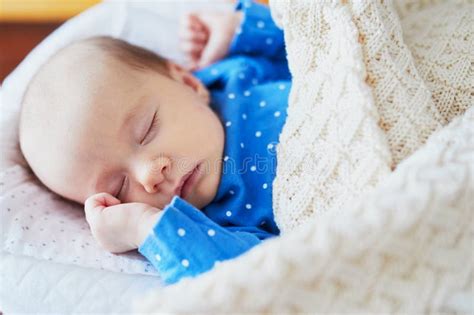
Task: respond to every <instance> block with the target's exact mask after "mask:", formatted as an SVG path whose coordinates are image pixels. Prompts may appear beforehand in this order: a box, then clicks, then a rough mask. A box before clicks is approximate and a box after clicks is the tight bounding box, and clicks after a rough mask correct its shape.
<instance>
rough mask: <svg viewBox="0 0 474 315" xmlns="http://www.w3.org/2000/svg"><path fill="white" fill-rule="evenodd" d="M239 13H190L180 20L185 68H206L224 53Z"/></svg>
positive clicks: (239, 17) (237, 24)
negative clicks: (187, 64)
mask: <svg viewBox="0 0 474 315" xmlns="http://www.w3.org/2000/svg"><path fill="white" fill-rule="evenodd" d="M241 20H242V12H216V13H191V14H188V15H186V16H184V17H183V18H182V19H181V23H180V32H179V33H180V38H181V41H182V42H181V49H182V51H183V53H184V54H185V56H186V58H187V61H188V63H189V69H190V70H195V69H200V68H203V67H206V66H208V65H210V64H212V63H214V62H216V61H218V60H219V59H221V58H223V57H224V56H225V55H227V53H228V51H229V46H230V43H231V41H232V38H233V37H234V33H235V30H236V28H237V27H238V26H239V24H240V22H241Z"/></svg>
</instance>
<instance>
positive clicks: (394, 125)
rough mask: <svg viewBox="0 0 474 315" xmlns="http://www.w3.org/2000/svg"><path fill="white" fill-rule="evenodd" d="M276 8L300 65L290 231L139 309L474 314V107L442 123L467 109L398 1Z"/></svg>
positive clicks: (284, 170) (295, 65) (289, 130)
mask: <svg viewBox="0 0 474 315" xmlns="http://www.w3.org/2000/svg"><path fill="white" fill-rule="evenodd" d="M271 7H272V14H273V15H274V18H275V19H276V20H277V21H278V22H279V23H280V25H282V26H283V28H284V31H285V41H286V43H287V51H288V60H289V64H290V70H291V72H292V74H293V76H294V79H293V87H292V91H291V94H290V106H289V109H288V119H287V124H286V125H285V127H284V130H283V133H282V135H281V138H280V145H279V146H278V159H279V164H278V173H277V178H276V181H275V185H274V199H275V200H274V204H275V206H276V207H277V209H276V216H277V219H278V224H279V225H280V226H281V227H283V228H282V231H283V232H284V233H283V235H282V236H281V237H280V238H276V239H273V240H269V241H266V242H265V243H264V244H262V245H260V246H258V247H256V248H254V249H252V250H251V251H250V252H248V253H246V254H244V255H242V256H241V257H239V258H237V259H234V260H231V261H227V262H224V263H219V264H217V265H216V266H215V268H214V269H213V270H212V271H211V272H208V273H206V274H204V275H202V276H200V277H199V278H197V279H184V280H183V281H181V282H180V283H178V284H177V285H174V286H171V287H167V288H164V289H157V290H156V291H154V292H151V293H150V294H149V295H148V296H147V297H146V298H145V299H142V300H140V301H139V303H137V304H136V305H135V307H136V309H137V310H138V311H139V312H150V311H153V312H164V311H166V312H172V313H190V312H193V313H196V312H197V313H199V312H212V313H220V312H229V313H242V312H254V313H301V312H321V313H341V312H351V313H354V312H364V313H380V312H384V313H466V314H467V313H470V312H473V311H474V306H473V304H472V301H471V300H472V299H471V295H472V290H473V282H474V279H473V268H472V267H473V266H472V261H473V255H472V249H471V246H472V239H473V231H474V223H473V220H472V211H473V208H472V204H474V197H473V196H474V153H473V152H474V128H473V126H474V109H472V108H471V109H469V110H468V111H467V112H465V113H464V114H463V115H462V116H461V117H458V118H456V119H454V121H453V122H452V123H450V124H449V125H448V126H446V127H444V128H441V126H442V125H443V124H445V121H446V120H448V117H453V116H455V115H457V114H453V113H454V112H451V110H448V112H450V114H449V116H446V115H445V114H444V112H443V111H442V110H439V108H438V107H437V106H438V104H440V103H439V102H438V101H437V100H436V98H434V97H432V96H431V94H434V93H435V91H436V90H434V88H435V85H430V84H427V83H425V81H424V80H423V79H424V78H425V77H424V75H425V74H424V73H425V72H423V71H422V70H421V67H420V68H419V69H418V68H417V67H419V66H418V65H417V64H416V63H415V62H414V60H413V58H411V53H410V52H409V51H408V46H407V44H405V42H404V39H403V36H402V33H401V24H400V21H399V20H398V18H396V12H395V9H394V7H393V3H392V2H387V1H385V2H383V3H379V2H377V3H376V2H375V1H370V2H367V3H365V2H362V1H360V2H359V1H353V2H347V1H341V2H337V1H325V2H320V1H305V0H294V1H283V0H278V1H273V2H271ZM469 8H470V7H459V8H458V9H460V10H466V9H468V10H469ZM453 10H454V9H453ZM427 12H429V11H427ZM453 12H454V11H453ZM410 14H415V13H412V12H411V13H410ZM420 14H421V13H420ZM430 14H433V12H431V13H430ZM408 16H409V14H408V13H407V16H406V17H405V18H407V17H408ZM451 16H459V14H458V15H456V14H454V13H453V15H451ZM431 17H433V16H431ZM465 21H468V22H467V23H471V22H469V21H471V20H469V19H465ZM371 23H372V24H373V25H372V24H371ZM433 25H436V24H433ZM449 25H452V24H449ZM377 27H378V28H379V30H378V31H377V30H376V28H377ZM472 27H473V26H472V25H471V26H468V29H472ZM463 29H464V28H463ZM464 30H465V29H464ZM460 38H463V37H460ZM469 40H470V41H471V42H472V38H470V39H469ZM377 57H380V60H377ZM386 76H389V77H391V80H392V81H391V82H390V81H387V80H386V79H385V77H386ZM392 85H393V86H392ZM415 100H416V101H415ZM452 104H454V105H449V106H452V108H457V107H459V105H456V104H458V103H457V102H456V101H453V102H452ZM471 104H472V102H470V103H469V102H468V104H467V107H469V106H470V105H471ZM390 106H392V107H393V106H395V107H396V108H397V109H398V111H395V110H393V108H390ZM410 106H412V107H410ZM463 112H464V110H461V111H459V112H458V113H459V114H462V113H463ZM400 113H403V115H400ZM437 129H440V130H439V131H438V132H436V133H435V134H433V135H432V133H433V132H434V130H437ZM430 135H431V136H430ZM427 138H429V139H428V140H427ZM425 142H427V143H426V144H425V145H423V143H425ZM420 147H421V148H420ZM413 152H414V153H413ZM325 155H329V157H328V156H325ZM401 160H403V161H402V162H401V163H400V161H401ZM394 166H396V168H395V170H394V171H393V172H392V171H391V170H392V168H393V167H394Z"/></svg>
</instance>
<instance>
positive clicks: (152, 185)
mask: <svg viewBox="0 0 474 315" xmlns="http://www.w3.org/2000/svg"><path fill="white" fill-rule="evenodd" d="M169 167H170V161H169V159H167V158H163V157H159V158H156V159H154V160H153V161H152V162H151V163H150V164H149V165H148V167H145V168H144V174H143V176H142V184H143V187H144V189H145V191H146V192H148V193H150V194H153V193H156V192H157V191H158V190H160V188H161V187H160V186H162V185H163V183H164V182H165V181H166V173H168V171H169Z"/></svg>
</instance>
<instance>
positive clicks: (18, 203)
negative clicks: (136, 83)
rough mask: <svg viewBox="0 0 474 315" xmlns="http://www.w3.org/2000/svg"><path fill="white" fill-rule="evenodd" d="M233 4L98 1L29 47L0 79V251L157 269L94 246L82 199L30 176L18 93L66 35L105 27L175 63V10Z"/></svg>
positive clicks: (101, 31) (128, 269)
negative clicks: (20, 135)
mask: <svg viewBox="0 0 474 315" xmlns="http://www.w3.org/2000/svg"><path fill="white" fill-rule="evenodd" d="M232 8H233V5H232V4H231V3H228V2H222V3H215V2H211V1H196V2H189V1H184V0H182V1H173V2H170V1H159V2H155V1H153V2H152V1H139V2H131V1H130V2H128V1H116V2H115V1H114V2H112V1H110V2H109V1H105V2H103V3H100V4H98V5H96V6H94V7H92V8H91V9H89V10H87V11H84V12H83V13H81V14H79V15H78V16H76V17H74V18H72V19H71V20H69V21H67V22H66V23H64V24H63V25H62V26H61V27H60V28H58V29H57V30H56V31H54V32H53V33H52V34H50V35H49V36H48V37H47V38H46V39H45V40H43V41H42V42H41V43H40V44H39V45H38V46H37V47H35V49H33V50H32V51H31V52H30V54H29V55H28V56H27V57H26V58H25V59H24V60H23V61H22V62H21V63H20V65H19V66H18V67H17V68H16V69H15V70H14V71H13V72H12V73H11V74H10V75H9V76H8V77H7V78H6V79H5V80H4V81H3V84H2V86H1V87H0V110H1V115H0V152H1V157H0V213H1V217H0V218H1V231H2V233H1V244H2V245H1V246H2V251H6V252H8V253H11V254H14V255H26V256H32V257H34V258H38V259H45V260H50V261H54V262H59V263H66V264H75V265H80V266H84V267H91V268H98V269H106V270H111V271H117V272H125V273H141V274H156V271H155V270H154V269H153V267H152V266H151V265H150V264H149V263H148V262H147V261H146V260H145V258H143V257H142V256H141V255H140V254H138V253H137V252H136V251H132V252H128V253H125V254H120V255H115V254H111V253H108V252H106V251H105V250H103V249H101V248H100V247H99V246H98V244H97V243H96V242H95V240H94V239H93V237H92V234H91V232H90V229H89V226H88V224H87V222H86V220H85V215H84V210H83V207H82V206H80V205H78V204H74V203H71V202H69V201H67V200H64V199H62V198H60V197H59V196H57V195H56V194H54V193H52V192H51V191H49V190H48V189H47V188H46V187H45V186H44V185H42V184H41V183H40V182H39V181H38V179H36V178H35V176H34V175H33V174H32V172H31V171H30V169H29V168H28V164H27V163H26V161H25V159H24V158H23V156H22V154H21V152H20V149H19V144H18V130H17V129H18V120H19V112H20V103H21V99H22V97H23V93H24V91H25V89H26V87H27V85H28V82H29V80H30V79H31V77H32V76H33V75H34V73H35V71H37V69H38V68H39V67H40V66H41V65H42V64H43V63H44V62H45V61H46V60H47V59H48V58H49V57H50V56H51V55H52V54H54V53H55V52H56V51H57V50H58V49H60V48H61V47H63V46H65V45H67V44H68V43H70V42H72V41H75V40H79V39H82V38H86V37H91V36H98V35H109V36H112V37H117V38H121V39H124V40H127V41H129V42H131V43H133V44H135V45H139V46H142V47H145V48H148V49H150V50H153V51H155V52H157V53H159V54H161V55H162V56H164V57H165V58H168V59H171V60H174V61H176V62H178V63H181V62H182V61H183V57H182V55H181V54H180V52H179V43H178V21H179V17H180V16H182V14H184V13H186V12H188V11H201V10H208V9H213V10H232ZM157 29H165V30H166V32H157V31H156V30H157Z"/></svg>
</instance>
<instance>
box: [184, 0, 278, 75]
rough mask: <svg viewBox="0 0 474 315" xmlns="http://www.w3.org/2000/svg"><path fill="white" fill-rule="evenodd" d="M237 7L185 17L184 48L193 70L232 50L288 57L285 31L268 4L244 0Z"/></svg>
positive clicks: (241, 52) (231, 52)
mask: <svg viewBox="0 0 474 315" xmlns="http://www.w3.org/2000/svg"><path fill="white" fill-rule="evenodd" d="M236 10H237V11H235V12H229V13H221V12H214V13H194V14H189V15H187V16H185V17H184V18H183V19H182V22H181V27H180V38H181V49H182V51H183V52H184V54H185V56H186V57H187V60H188V62H189V65H190V69H191V70H196V69H201V68H203V67H206V66H208V65H210V64H212V63H214V62H216V61H218V60H220V59H222V58H223V57H225V56H226V55H228V54H250V55H260V56H265V57H270V58H279V59H284V58H285V56H286V52H285V44H284V37H283V32H282V30H280V29H279V28H278V27H277V26H276V25H275V23H274V22H273V20H272V17H271V14H270V9H269V8H268V7H267V6H265V5H262V4H258V3H256V2H254V1H251V0H240V1H238V2H237V6H236Z"/></svg>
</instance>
